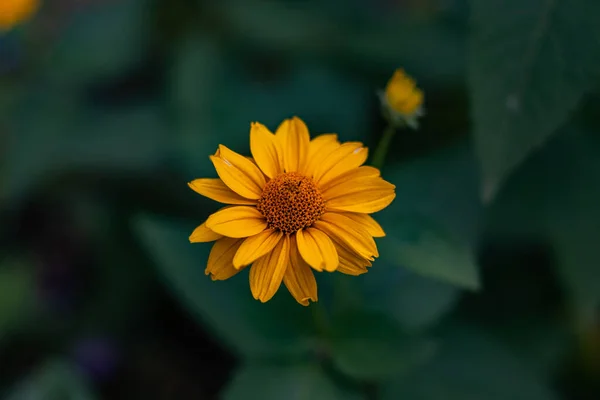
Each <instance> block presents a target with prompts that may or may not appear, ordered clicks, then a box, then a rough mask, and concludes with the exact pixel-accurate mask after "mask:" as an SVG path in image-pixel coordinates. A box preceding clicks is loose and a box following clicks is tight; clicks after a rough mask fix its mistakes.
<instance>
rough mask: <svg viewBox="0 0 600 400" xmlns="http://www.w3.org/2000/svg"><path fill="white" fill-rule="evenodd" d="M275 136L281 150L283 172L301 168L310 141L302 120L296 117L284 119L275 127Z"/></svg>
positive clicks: (306, 155)
mask: <svg viewBox="0 0 600 400" xmlns="http://www.w3.org/2000/svg"><path fill="white" fill-rule="evenodd" d="M276 136H277V138H278V139H279V140H280V143H281V147H282V150H283V165H284V168H285V172H295V171H299V170H301V169H302V166H303V165H304V163H305V161H306V158H307V157H308V145H309V143H310V135H309V133H308V128H307V127H306V124H305V123H304V121H302V120H301V119H300V118H298V117H293V118H291V119H286V120H285V121H283V122H282V123H281V125H279V128H277V132H276Z"/></svg>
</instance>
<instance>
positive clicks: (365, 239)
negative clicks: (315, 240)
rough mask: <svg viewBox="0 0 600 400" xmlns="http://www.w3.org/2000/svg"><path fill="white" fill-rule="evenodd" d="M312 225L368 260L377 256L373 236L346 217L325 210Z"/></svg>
mask: <svg viewBox="0 0 600 400" xmlns="http://www.w3.org/2000/svg"><path fill="white" fill-rule="evenodd" d="M313 226H314V227H315V228H317V229H319V230H322V231H323V232H324V233H325V234H327V235H328V236H330V237H332V238H334V239H335V240H337V241H339V242H340V243H343V244H344V245H346V246H348V247H349V248H351V249H353V250H354V251H356V252H357V253H358V254H360V255H361V256H362V257H364V258H366V259H368V260H373V256H375V257H378V256H379V253H378V252H377V245H376V244H375V241H374V240H373V237H372V236H371V235H369V234H368V233H367V232H366V231H365V230H363V229H361V228H360V226H358V225H357V224H356V223H355V222H354V221H352V220H351V219H350V218H348V217H344V216H343V215H339V214H336V213H327V212H326V213H325V214H323V215H322V216H321V219H320V220H319V221H317V222H315V223H314V224H313Z"/></svg>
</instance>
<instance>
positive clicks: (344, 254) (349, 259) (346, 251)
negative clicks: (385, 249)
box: [333, 240, 373, 271]
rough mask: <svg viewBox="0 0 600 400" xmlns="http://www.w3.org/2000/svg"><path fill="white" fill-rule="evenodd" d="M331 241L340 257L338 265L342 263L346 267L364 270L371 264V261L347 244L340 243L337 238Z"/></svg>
mask: <svg viewBox="0 0 600 400" xmlns="http://www.w3.org/2000/svg"><path fill="white" fill-rule="evenodd" d="M333 243H334V245H335V250H336V251H337V252H338V256H339V258H340V265H341V264H343V265H344V266H345V267H346V269H348V268H352V269H355V270H365V271H366V269H367V268H368V267H370V266H371V265H373V264H372V263H371V261H369V260H367V259H366V258H364V257H363V256H361V255H360V254H358V253H357V252H356V250H354V249H352V248H350V247H348V245H346V244H343V243H340V242H338V241H337V240H334V241H333Z"/></svg>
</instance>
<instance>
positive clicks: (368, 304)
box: [362, 261, 460, 332]
mask: <svg viewBox="0 0 600 400" xmlns="http://www.w3.org/2000/svg"><path fill="white" fill-rule="evenodd" d="M362 286H363V290H364V293H365V294H364V298H365V299H366V301H365V304H364V306H365V308H366V309H368V310H371V311H375V312H381V313H384V314H386V315H388V316H389V317H390V318H394V319H395V320H396V321H397V322H398V324H399V325H400V326H401V327H402V328H403V329H404V330H407V331H410V332H413V331H423V330H425V329H427V328H429V327H431V326H432V325H434V324H435V323H436V322H438V320H439V319H440V318H442V317H443V316H444V315H446V314H447V313H448V312H449V311H450V310H451V309H452V308H453V306H454V305H455V304H456V302H457V300H458V295H459V294H460V291H459V289H458V288H457V287H455V286H453V285H450V284H446V283H443V282H441V281H438V280H433V279H429V278H425V277H423V276H421V275H418V274H416V273H413V272H411V271H409V270H407V269H403V268H398V267H397V266H395V265H391V264H388V263H385V262H383V261H378V262H377V263H376V264H375V266H374V267H373V268H371V269H370V270H369V273H368V274H366V275H364V276H363V277H362Z"/></svg>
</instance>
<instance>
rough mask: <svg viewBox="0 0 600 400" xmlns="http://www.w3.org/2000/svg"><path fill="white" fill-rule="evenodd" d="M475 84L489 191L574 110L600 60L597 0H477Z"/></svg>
mask: <svg viewBox="0 0 600 400" xmlns="http://www.w3.org/2000/svg"><path fill="white" fill-rule="evenodd" d="M471 6H472V25H473V33H472V40H471V52H470V74H469V84H470V91H471V104H472V112H473V120H474V125H475V127H474V128H475V139H476V143H477V153H478V156H479V161H480V163H481V167H482V170H483V180H484V185H483V196H484V198H485V199H490V198H492V197H493V196H494V195H495V194H496V192H497V190H498V187H499V186H500V185H501V184H502V183H503V182H504V180H505V178H506V176H507V175H508V174H509V173H510V172H511V171H512V170H513V169H514V168H515V167H516V166H517V165H519V164H520V163H521V162H522V161H523V160H525V158H526V157H527V155H528V154H529V153H530V152H531V151H533V150H534V149H536V148H537V147H538V146H540V145H541V144H542V143H543V142H544V141H545V140H546V139H547V138H548V137H549V136H550V135H551V134H552V133H554V132H555V131H556V130H557V128H558V127H560V126H561V125H562V124H563V123H564V122H565V121H566V120H567V117H568V116H569V115H570V113H571V112H572V111H573V110H574V108H575V107H576V105H577V104H578V102H579V100H580V99H581V97H582V95H583V94H584V92H585V91H586V90H587V89H588V88H590V87H591V86H592V85H593V84H594V82H593V77H594V76H595V74H597V73H598V72H599V68H598V62H599V61H600V25H598V23H597V15H599V14H600V3H599V2H598V1H596V0H576V1H567V0H527V1H523V0H508V1H506V0H491V1H477V0H473V1H471Z"/></svg>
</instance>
